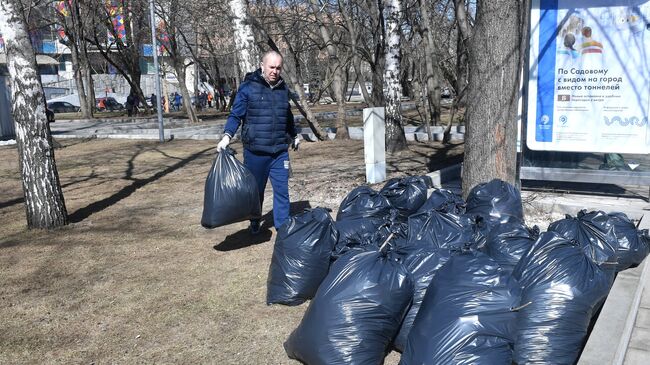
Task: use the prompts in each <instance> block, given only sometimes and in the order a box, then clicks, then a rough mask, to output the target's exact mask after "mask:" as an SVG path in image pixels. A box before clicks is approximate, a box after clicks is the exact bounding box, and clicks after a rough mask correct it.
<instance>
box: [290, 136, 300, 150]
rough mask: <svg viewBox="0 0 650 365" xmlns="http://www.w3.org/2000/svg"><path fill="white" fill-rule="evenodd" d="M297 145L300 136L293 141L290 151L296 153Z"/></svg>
mask: <svg viewBox="0 0 650 365" xmlns="http://www.w3.org/2000/svg"><path fill="white" fill-rule="evenodd" d="M298 145H300V135H298V136H296V138H294V139H293V143H291V149H293V150H294V151H297V150H298Z"/></svg>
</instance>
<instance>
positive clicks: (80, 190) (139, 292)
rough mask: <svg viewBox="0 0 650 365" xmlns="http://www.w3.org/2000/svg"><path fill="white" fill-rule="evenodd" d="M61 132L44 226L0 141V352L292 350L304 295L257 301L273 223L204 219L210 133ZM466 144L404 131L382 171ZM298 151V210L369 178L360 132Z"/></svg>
mask: <svg viewBox="0 0 650 365" xmlns="http://www.w3.org/2000/svg"><path fill="white" fill-rule="evenodd" d="M61 143H62V148H60V149H57V151H56V158H57V163H58V167H59V173H60V176H61V182H62V185H63V190H64V195H65V199H66V205H67V209H68V212H69V214H70V217H71V220H72V221H73V223H72V224H70V225H69V226H67V227H64V228H61V229H57V230H52V231H28V230H26V228H25V217H24V208H23V204H22V188H21V184H20V177H19V174H18V164H17V160H18V159H17V152H16V149H15V148H14V147H0V180H1V184H2V190H1V191H0V230H1V232H2V234H1V238H0V278H1V279H0V308H1V310H0V363H2V364H37V363H60V364H70V363H74V364H76V363H79V364H90V363H96V364H98V363H124V364H131V363H186V364H191V363H214V364H295V363H296V362H293V361H291V360H289V359H288V358H287V357H286V355H285V353H284V350H283V348H282V343H283V342H284V340H285V339H286V338H287V336H288V335H289V333H290V332H291V331H292V330H293V329H294V328H295V327H296V325H297V324H298V323H299V321H300V319H301V317H302V314H303V311H304V310H305V308H306V307H307V304H303V305H302V306H298V307H284V306H267V305H266V304H265V295H266V276H267V271H268V265H269V262H270V258H271V255H272V246H273V244H272V243H273V241H274V239H275V237H274V236H275V233H274V232H273V231H272V230H269V229H267V230H265V231H264V232H263V234H262V235H261V236H259V237H257V238H251V237H250V236H249V235H248V233H247V231H246V228H247V224H246V223H243V222H242V223H238V224H233V225H230V226H226V227H222V228H217V229H215V230H206V229H204V228H202V227H201V226H200V224H199V221H200V216H201V210H202V200H203V184H204V181H205V176H206V175H207V172H208V169H209V167H210V164H211V160H212V158H213V156H214V153H215V152H216V149H215V144H214V143H213V142H204V141H172V142H168V143H165V144H162V145H160V144H157V143H154V142H138V141H121V140H63V141H61ZM235 147H236V148H237V149H239V150H240V151H241V145H235ZM461 151H462V146H453V147H452V148H446V149H445V148H442V147H441V146H440V145H438V144H434V145H424V144H412V145H411V150H410V151H407V152H403V153H401V154H399V155H397V156H393V157H391V158H390V159H389V161H388V162H389V163H388V165H389V170H390V171H389V173H390V176H400V175H406V174H410V175H415V174H421V173H425V172H427V171H428V170H429V169H430V168H436V167H440V166H442V165H443V164H444V163H445V161H447V162H448V161H449V160H450V158H451V159H457V158H458V157H454V156H458V154H459V153H460V152H461ZM292 158H293V160H292V163H293V178H292V180H291V187H290V189H291V196H292V201H293V202H295V204H293V206H292V208H294V209H295V210H301V209H302V208H304V207H306V206H312V207H314V206H328V207H331V208H336V207H337V205H338V203H339V202H340V200H341V199H342V198H343V197H344V195H345V194H346V193H347V192H348V191H350V190H351V189H352V188H353V187H355V186H357V185H359V184H362V183H363V180H364V174H365V172H364V171H365V170H364V161H363V147H362V144H361V142H359V141H330V142H321V143H318V144H315V143H314V144H307V143H304V144H303V145H302V146H301V150H300V151H299V152H297V153H292ZM427 166H428V167H427ZM266 194H267V199H266V201H265V209H264V211H265V212H268V211H269V209H270V204H271V199H269V198H270V194H271V191H270V187H269V190H267V192H266ZM270 220H271V219H267V221H270ZM267 227H268V223H267ZM397 359H398V357H397V356H395V355H394V354H393V355H391V356H390V360H389V361H387V363H393V364H394V363H396V362H397V361H398V360H397Z"/></svg>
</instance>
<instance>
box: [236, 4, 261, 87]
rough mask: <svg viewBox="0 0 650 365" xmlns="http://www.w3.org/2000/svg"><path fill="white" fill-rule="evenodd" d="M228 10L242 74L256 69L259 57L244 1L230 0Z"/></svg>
mask: <svg viewBox="0 0 650 365" xmlns="http://www.w3.org/2000/svg"><path fill="white" fill-rule="evenodd" d="M230 12H231V13H232V17H233V26H234V29H235V34H234V36H235V47H236V49H237V56H238V57H237V61H238V64H239V71H240V72H241V74H242V75H245V74H246V73H247V72H250V71H253V70H255V69H257V65H258V64H259V61H260V58H259V54H258V52H257V47H256V46H255V37H254V35H253V29H252V28H251V26H250V23H249V22H248V14H247V11H246V2H245V1H244V0H230Z"/></svg>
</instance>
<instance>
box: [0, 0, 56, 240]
mask: <svg viewBox="0 0 650 365" xmlns="http://www.w3.org/2000/svg"><path fill="white" fill-rule="evenodd" d="M0 32H1V33H2V34H3V37H4V40H5V47H6V53H7V68H8V70H9V75H10V77H11V93H12V101H13V102H12V115H13V119H14V123H15V126H16V142H17V145H18V154H19V159H20V160H19V161H20V172H21V177H22V185H23V193H24V196H25V211H26V215H27V227H29V228H54V227H59V226H63V225H66V224H67V223H68V214H67V211H66V208H65V201H64V199H63V192H62V191H61V184H60V182H59V174H58V171H57V169H56V161H55V159H54V146H53V144H52V136H51V135H50V128H49V125H48V123H47V117H46V115H45V98H44V95H43V87H42V85H41V81H40V78H39V76H38V71H37V70H38V69H37V67H36V57H35V56H34V51H33V49H32V45H31V42H30V39H29V35H28V32H27V22H26V20H25V18H24V16H23V13H22V11H21V4H20V1H11V2H9V1H1V2H0Z"/></svg>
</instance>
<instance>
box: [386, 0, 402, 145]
mask: <svg viewBox="0 0 650 365" xmlns="http://www.w3.org/2000/svg"><path fill="white" fill-rule="evenodd" d="M401 13H402V4H401V1H400V0H389V1H388V4H387V5H386V8H385V14H386V21H385V23H386V69H385V71H384V85H385V89H386V91H385V98H386V113H385V115H386V116H385V117H386V151H388V152H389V153H395V152H399V151H403V150H405V149H406V136H405V135H404V127H403V126H402V114H401V110H400V109H401V104H402V101H401V99H402V85H401V84H400V79H399V76H400V61H401V55H400V51H401V50H400V28H399V27H400V20H401Z"/></svg>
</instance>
